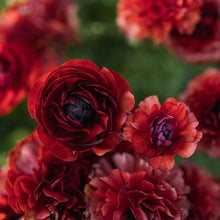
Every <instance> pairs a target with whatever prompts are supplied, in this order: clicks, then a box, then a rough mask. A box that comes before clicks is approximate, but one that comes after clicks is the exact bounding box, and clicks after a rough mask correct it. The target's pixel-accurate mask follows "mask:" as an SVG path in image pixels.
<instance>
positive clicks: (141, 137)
mask: <svg viewBox="0 0 220 220" xmlns="http://www.w3.org/2000/svg"><path fill="white" fill-rule="evenodd" d="M197 126H198V121H197V120H196V118H195V116H194V114H193V113H192V112H189V110H188V108H187V106H185V104H183V103H180V102H178V101H177V100H175V99H173V98H169V99H167V100H166V101H165V102H164V103H163V104H162V105H160V103H159V101H158V98H157V96H150V97H148V98H146V99H145V100H144V101H142V102H140V104H139V108H137V109H135V110H134V111H133V112H132V114H131V115H130V116H129V119H128V121H127V127H125V129H124V134H123V136H124V139H125V140H128V141H130V142H132V143H133V146H134V149H135V151H136V153H137V154H139V155H142V156H145V157H149V160H148V161H149V163H150V164H151V165H152V166H153V167H154V168H162V169H171V168H172V167H173V166H174V154H179V155H180V156H182V157H186V158H187V157H190V156H191V155H192V154H193V153H194V152H195V150H196V146H197V142H198V141H199V140H200V139H201V137H202V133H201V132H199V131H197V130H196V127H197Z"/></svg>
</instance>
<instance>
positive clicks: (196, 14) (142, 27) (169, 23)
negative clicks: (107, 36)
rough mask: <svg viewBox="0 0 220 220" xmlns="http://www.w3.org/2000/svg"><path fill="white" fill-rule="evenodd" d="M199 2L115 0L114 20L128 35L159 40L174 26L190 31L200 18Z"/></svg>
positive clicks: (199, 0)
mask: <svg viewBox="0 0 220 220" xmlns="http://www.w3.org/2000/svg"><path fill="white" fill-rule="evenodd" d="M202 5H203V2H202V0H192V1H188V0H183V1H176V0H175V1H173V0H171V1H170V0H159V1H155V0H148V1H146V0H119V3H118V7H117V24H118V26H119V28H120V29H121V30H122V31H123V32H124V33H125V34H126V35H127V36H128V37H135V38H138V39H139V40H143V39H145V38H147V37H150V38H152V39H153V40H154V41H155V43H161V42H163V41H165V40H166V39H167V37H168V36H169V34H170V32H171V30H173V29H174V28H176V29H177V30H178V32H180V33H182V34H191V33H192V32H193V30H194V28H195V25H196V24H197V23H198V22H199V20H200V13H201V7H202Z"/></svg>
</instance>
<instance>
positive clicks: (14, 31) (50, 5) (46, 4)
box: [0, 0, 78, 50]
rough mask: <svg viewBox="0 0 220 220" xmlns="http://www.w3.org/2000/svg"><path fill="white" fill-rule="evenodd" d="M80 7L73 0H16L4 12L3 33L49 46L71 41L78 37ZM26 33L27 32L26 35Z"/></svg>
mask: <svg viewBox="0 0 220 220" xmlns="http://www.w3.org/2000/svg"><path fill="white" fill-rule="evenodd" d="M76 12H77V7H76V5H75V4H72V3H71V1H70V0H62V1H59V0H27V1H23V2H15V3H14V4H12V5H11V6H9V7H8V8H7V9H6V10H5V11H4V12H3V14H2V15H1V19H0V36H1V38H3V39H5V40H7V41H10V42H11V41H12V42H14V41H16V42H20V43H23V44H25V45H29V46H30V47H34V49H37V50H39V49H45V48H46V47H48V42H50V44H51V43H54V45H53V46H56V45H57V43H61V42H62V43H67V42H70V41H72V42H74V41H75V40H76V36H77V34H76V30H77V26H78V21H77V18H76ZM24 33H25V34H24Z"/></svg>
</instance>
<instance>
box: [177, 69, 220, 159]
mask: <svg viewBox="0 0 220 220" xmlns="http://www.w3.org/2000/svg"><path fill="white" fill-rule="evenodd" d="M180 100H182V101H183V102H185V103H186V104H187V105H188V106H189V107H190V109H191V111H192V112H193V113H194V114H195V116H196V118H197V119H198V121H199V128H200V129H201V131H202V132H203V134H204V137H203V138H202V140H201V142H200V143H199V145H198V146H199V150H201V151H208V152H209V154H210V156H212V157H220V71H219V70H217V69H208V70H206V71H205V72H204V73H202V74H200V75H198V76H197V77H196V78H195V79H193V80H191V81H190V82H189V83H188V86H187V89H186V91H185V92H183V93H182V94H181V95H180Z"/></svg>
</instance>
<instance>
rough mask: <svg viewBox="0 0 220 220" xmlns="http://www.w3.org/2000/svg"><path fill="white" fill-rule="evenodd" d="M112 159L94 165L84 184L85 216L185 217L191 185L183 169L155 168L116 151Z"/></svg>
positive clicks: (122, 219) (124, 219)
mask: <svg viewBox="0 0 220 220" xmlns="http://www.w3.org/2000/svg"><path fill="white" fill-rule="evenodd" d="M113 163H114V166H113V167H112V166H111V165H110V164H109V163H108V162H107V161H106V160H104V159H102V160H101V161H100V162H99V164H95V165H94V170H93V172H92V174H91V177H92V180H91V181H90V183H89V184H88V185H87V186H86V188H85V193H86V196H87V203H88V207H87V210H86V212H85V217H86V219H97V220H101V219H103V220H104V219H105V220H108V219H112V220H127V219H138V220H145V219H152V220H153V219H163V220H168V219H169V220H171V219H176V220H177V219H182V220H183V219H186V217H187V215H188V208H189V202H188V201H187V199H186V193H188V191H189V188H188V186H186V185H185V184H184V180H183V177H182V171H181V170H180V169H174V170H172V171H164V170H154V169H153V168H152V167H151V166H150V165H149V164H148V163H147V162H146V161H145V160H143V159H140V158H135V157H134V156H131V155H129V154H127V153H124V154H116V155H115V156H114V157H113ZM113 168H114V169H113Z"/></svg>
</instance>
